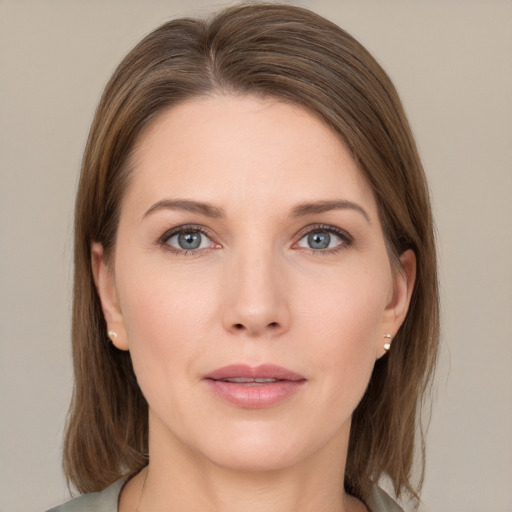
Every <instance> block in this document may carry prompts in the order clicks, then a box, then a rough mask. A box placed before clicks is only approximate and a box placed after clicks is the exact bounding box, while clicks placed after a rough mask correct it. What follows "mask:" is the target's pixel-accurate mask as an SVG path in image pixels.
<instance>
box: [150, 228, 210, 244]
mask: <svg viewBox="0 0 512 512" xmlns="http://www.w3.org/2000/svg"><path fill="white" fill-rule="evenodd" d="M187 231H197V232H199V233H201V234H203V235H205V236H206V237H208V238H209V239H210V240H212V239H213V238H214V236H213V235H212V232H211V230H210V229H208V228H207V227H206V226H202V225H200V224H183V225H180V226H175V227H173V228H170V229H168V230H167V231H165V233H164V234H163V235H162V236H161V237H159V239H158V242H159V243H160V244H165V243H166V242H167V241H168V240H169V239H170V238H171V237H173V236H175V235H179V234H180V233H186V232H187ZM212 241H213V240H212Z"/></svg>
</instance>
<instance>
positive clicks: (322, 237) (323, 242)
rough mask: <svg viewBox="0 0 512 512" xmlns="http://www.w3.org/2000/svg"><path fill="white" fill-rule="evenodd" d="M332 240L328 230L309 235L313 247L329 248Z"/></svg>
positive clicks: (309, 242) (310, 244)
mask: <svg viewBox="0 0 512 512" xmlns="http://www.w3.org/2000/svg"><path fill="white" fill-rule="evenodd" d="M330 242H331V235H329V233H326V232H322V233H310V234H309V235H308V245H309V247H311V249H327V247H329V244H330Z"/></svg>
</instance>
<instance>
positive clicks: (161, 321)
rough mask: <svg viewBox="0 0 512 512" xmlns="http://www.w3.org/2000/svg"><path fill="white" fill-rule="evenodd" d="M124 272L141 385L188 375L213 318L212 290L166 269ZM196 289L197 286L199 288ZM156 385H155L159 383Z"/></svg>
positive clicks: (125, 307) (123, 294)
mask: <svg viewBox="0 0 512 512" xmlns="http://www.w3.org/2000/svg"><path fill="white" fill-rule="evenodd" d="M136 268H137V265H135V264H134V265H131V266H130V269H126V270H127V271H126V272H124V273H123V274H124V275H123V276H122V278H121V279H120V280H119V281H120V282H122V283H123V288H122V289H120V290H119V294H120V301H121V307H122V312H123V318H124V321H125V328H126V333H127V336H128V342H129V347H130V353H131V357H132V361H133V364H134V368H135V371H136V374H137V377H138V379H139V381H141V386H142V381H143V380H145V376H146V375H147V376H148V377H151V375H157V374H158V375H159V376H163V375H173V374H174V375H175V374H176V372H177V371H178V372H183V371H187V369H188V368H190V367H191V366H192V365H193V363H194V361H195V360H196V359H197V358H198V357H199V356H200V354H201V352H202V351H203V348H204V346H205V344H207V343H208V340H209V338H210V337H211V334H210V336H209V333H211V330H212V323H213V322H214V319H215V317H216V313H215V311H216V304H215V294H214V293H213V290H214V289H215V287H214V286H213V284H212V283H206V282H205V281H204V279H203V280H200V283H198V282H197V279H193V278H192V276H186V275H181V276H180V275H179V274H178V273H176V272H173V271H172V269H169V268H162V267H157V268H153V269H151V268H149V267H148V266H146V267H144V266H141V267H140V268H142V269H144V270H143V271H142V272H139V275H137V273H136V271H135V269H136ZM199 284H201V286H200V287H199ZM157 380H158V379H157Z"/></svg>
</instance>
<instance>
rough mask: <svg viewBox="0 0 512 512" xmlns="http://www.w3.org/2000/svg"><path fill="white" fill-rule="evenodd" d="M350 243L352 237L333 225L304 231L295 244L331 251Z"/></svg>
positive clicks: (316, 249)
mask: <svg viewBox="0 0 512 512" xmlns="http://www.w3.org/2000/svg"><path fill="white" fill-rule="evenodd" d="M351 243H352V238H351V237H350V236H349V235H348V234H346V233H345V232H343V231H341V230H338V229H336V228H334V227H322V228H320V227H319V228H315V229H313V230H311V231H309V232H308V233H306V234H305V235H304V236H303V237H302V238H301V239H300V240H299V241H298V242H297V246H298V247H302V248H305V249H312V250H313V251H325V252H332V251H334V250H336V249H341V248H342V247H346V246H349V245H350V244H351Z"/></svg>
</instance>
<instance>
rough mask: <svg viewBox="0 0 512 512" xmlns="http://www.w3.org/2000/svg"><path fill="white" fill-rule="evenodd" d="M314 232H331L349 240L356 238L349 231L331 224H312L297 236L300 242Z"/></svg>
mask: <svg viewBox="0 0 512 512" xmlns="http://www.w3.org/2000/svg"><path fill="white" fill-rule="evenodd" d="M314 231H329V232H331V233H334V234H336V235H339V236H341V237H345V238H348V239H349V240H353V238H354V237H353V236H352V235H351V234H350V233H349V232H348V231H347V230H345V229H341V228H338V227H337V226H333V225H331V224H310V225H308V226H305V227H304V228H302V229H301V230H299V232H298V233H297V234H296V235H295V236H296V237H298V239H299V240H300V239H302V238H304V236H306V235H308V234H309V233H312V232H314Z"/></svg>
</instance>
